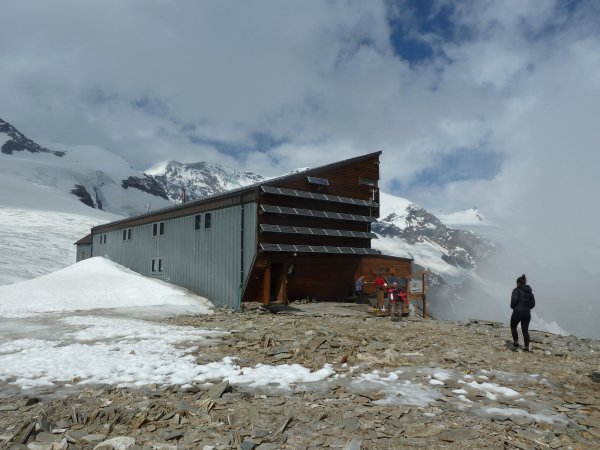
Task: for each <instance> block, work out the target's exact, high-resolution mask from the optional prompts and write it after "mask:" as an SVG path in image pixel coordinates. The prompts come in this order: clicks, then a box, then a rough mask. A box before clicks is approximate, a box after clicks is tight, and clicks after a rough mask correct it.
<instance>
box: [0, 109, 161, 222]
mask: <svg viewBox="0 0 600 450" xmlns="http://www.w3.org/2000/svg"><path fill="white" fill-rule="evenodd" d="M0 188H2V189H3V190H7V191H8V192H10V193H12V195H8V196H6V198H5V199H4V201H5V203H4V204H5V205H7V204H8V205H11V206H15V207H21V206H24V207H29V206H35V205H40V204H41V207H42V209H44V202H40V201H39V199H41V198H44V197H46V196H47V195H48V194H51V195H50V196H51V197H53V198H54V201H52V202H50V203H51V205H52V207H54V206H56V202H57V201H59V199H60V202H61V203H62V208H61V211H63V212H65V211H69V212H76V211H77V210H80V208H78V207H77V206H75V205H73V203H74V202H81V203H83V204H85V205H87V206H89V207H91V208H96V209H100V210H103V211H107V212H109V213H113V214H117V215H120V216H129V215H134V214H138V213H141V212H143V211H145V210H146V208H147V205H148V203H150V205H151V207H152V208H153V209H156V208H162V207H166V206H169V205H171V204H172V202H171V201H170V200H169V199H168V196H167V194H166V192H165V191H164V190H163V189H162V188H161V186H160V185H159V184H158V183H157V182H156V180H154V178H152V177H148V176H147V175H145V174H143V173H141V172H138V171H136V170H134V169H133V168H132V167H131V166H130V164H129V163H128V162H127V161H125V160H124V159H123V158H121V157H120V156H117V155H115V154H113V153H111V152H109V151H108V150H105V149H103V148H100V147H95V146H71V147H69V148H65V149H61V150H59V151H57V150H49V149H48V148H46V147H42V146H41V145H39V144H37V143H35V142H33V141H32V140H31V139H29V138H27V137H25V136H24V135H23V134H22V133H20V132H19V131H18V130H17V129H16V128H15V127H13V126H12V125H10V124H9V123H7V122H5V121H4V120H2V119H0ZM46 209H47V208H46Z"/></svg>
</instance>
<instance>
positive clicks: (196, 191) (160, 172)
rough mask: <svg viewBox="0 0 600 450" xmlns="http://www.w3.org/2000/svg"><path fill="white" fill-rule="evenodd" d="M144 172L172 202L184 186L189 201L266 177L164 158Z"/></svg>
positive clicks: (217, 166) (179, 194) (206, 164)
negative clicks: (161, 162) (163, 160)
mask: <svg viewBox="0 0 600 450" xmlns="http://www.w3.org/2000/svg"><path fill="white" fill-rule="evenodd" d="M146 175H147V176H148V177H152V178H153V179H154V180H155V181H156V183H157V184H158V185H159V186H160V187H161V188H162V190H163V191H164V192H165V193H166V194H167V195H168V197H169V198H170V199H171V200H173V201H174V202H181V200H182V198H181V197H182V192H183V191H184V190H185V193H186V198H187V199H188V200H190V201H193V200H198V199H201V198H204V197H209V196H211V195H216V194H221V193H223V192H226V191H230V190H232V189H237V188H241V187H243V186H247V185H250V184H254V183H259V182H261V181H263V180H265V179H266V178H265V177H263V176H262V175H259V174H257V173H253V172H242V171H239V170H235V169H230V168H226V167H223V166H221V165H218V164H212V163H209V162H204V161H202V162H197V163H189V164H183V163H180V162H178V161H168V162H165V163H163V164H161V165H159V166H156V167H154V168H152V169H149V170H147V171H146Z"/></svg>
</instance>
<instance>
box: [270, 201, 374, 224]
mask: <svg viewBox="0 0 600 450" xmlns="http://www.w3.org/2000/svg"><path fill="white" fill-rule="evenodd" d="M260 208H261V209H262V210H263V211H264V212H268V213H275V214H291V215H296V216H307V217H319V218H321V219H336V220H353V221H355V222H375V221H376V220H377V219H375V218H374V217H370V216H359V215H357V214H346V213H338V212H332V211H320V210H316V209H303V208H289V207H287V206H271V205H260Z"/></svg>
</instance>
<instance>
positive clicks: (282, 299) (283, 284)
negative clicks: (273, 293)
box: [277, 264, 287, 303]
mask: <svg viewBox="0 0 600 450" xmlns="http://www.w3.org/2000/svg"><path fill="white" fill-rule="evenodd" d="M286 300H287V264H284V265H283V270H282V273H281V278H280V281H279V286H278V288H277V302H278V303H287V301H286Z"/></svg>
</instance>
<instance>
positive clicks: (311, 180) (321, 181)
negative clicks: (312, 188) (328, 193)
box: [306, 177, 329, 186]
mask: <svg viewBox="0 0 600 450" xmlns="http://www.w3.org/2000/svg"><path fill="white" fill-rule="evenodd" d="M306 179H307V180H308V182H309V183H310V184H318V185H319V186H329V180H328V179H327V178H317V177H306Z"/></svg>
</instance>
